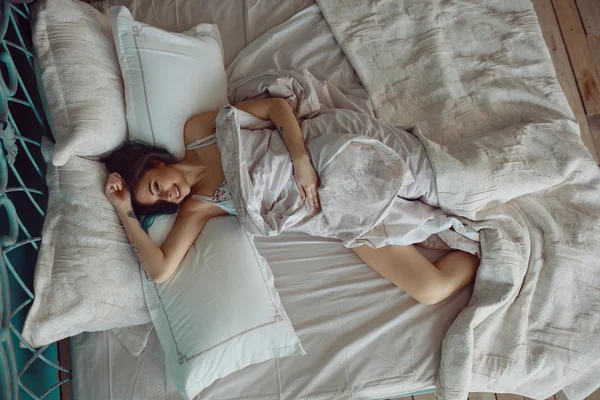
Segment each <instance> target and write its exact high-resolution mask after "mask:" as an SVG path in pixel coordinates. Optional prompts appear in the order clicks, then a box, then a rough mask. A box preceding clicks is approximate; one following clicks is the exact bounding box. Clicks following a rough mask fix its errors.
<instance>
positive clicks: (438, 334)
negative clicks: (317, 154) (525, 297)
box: [71, 233, 470, 400]
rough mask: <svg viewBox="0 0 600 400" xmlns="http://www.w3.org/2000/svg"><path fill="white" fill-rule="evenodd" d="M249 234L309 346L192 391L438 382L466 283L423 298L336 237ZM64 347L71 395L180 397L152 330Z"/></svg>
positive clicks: (312, 391)
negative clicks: (127, 340) (139, 348)
mask: <svg viewBox="0 0 600 400" xmlns="http://www.w3.org/2000/svg"><path fill="white" fill-rule="evenodd" d="M256 242H257V246H258V248H259V250H260V252H261V254H263V255H264V256H265V257H266V259H267V260H268V262H269V264H270V266H271V269H272V270H273V274H274V276H275V286H276V287H277V289H278V290H279V293H280V296H281V300H282V303H283V306H284V307H285V309H286V311H287V313H288V315H289V317H290V320H291V321H292V324H293V325H294V328H295V329H296V332H297V334H298V337H299V338H300V340H301V341H302V344H303V346H304V348H305V350H306V352H307V354H306V355H305V356H299V357H289V358H283V359H279V360H270V361H267V362H264V363H261V364H256V365H252V366H250V367H247V368H245V369H243V370H241V371H238V372H236V373H234V374H232V375H229V376H227V377H225V378H223V379H221V380H219V381H217V382H216V383H215V384H213V385H212V386H210V387H209V388H208V389H206V390H204V391H203V392H202V393H201V394H200V396H199V397H198V399H265V400H267V399H344V398H352V399H374V398H384V397H390V396H394V395H400V394H403V393H408V392H412V391H416V390H420V389H425V388H428V387H431V386H433V385H434V384H435V379H436V375H437V370H438V364H439V355H440V348H441V343H442V340H443V338H444V336H445V334H446V331H447V329H448V327H449V326H450V324H451V323H452V321H453V320H454V318H455V317H456V315H458V313H459V312H460V310H461V309H462V308H463V307H464V306H465V305H466V303H467V302H468V300H469V298H470V289H468V288H467V289H465V290H463V291H461V292H460V293H458V294H457V295H456V296H454V297H452V298H450V299H447V300H445V301H444V302H442V303H440V304H437V305H435V306H424V305H421V304H419V303H417V302H416V301H414V300H413V299H412V298H410V297H409V296H408V295H406V294H405V293H404V292H403V291H402V290H400V289H399V288H397V287H396V286H394V285H392V284H390V283H389V282H388V281H387V280H386V279H384V278H383V277H381V276H380V275H379V274H378V273H377V272H375V271H374V270H373V269H371V268H370V267H368V266H367V265H365V264H364V263H362V261H360V260H359V259H358V258H357V257H356V256H355V255H354V253H352V252H351V251H350V250H348V249H346V248H344V247H343V246H342V245H341V244H340V243H339V242H338V241H336V240H328V239H322V238H315V237H311V236H307V235H304V234H293V233H284V234H283V235H280V236H278V237H272V238H257V239H256ZM428 255H429V257H430V259H435V258H436V255H437V256H438V257H439V253H437V254H436V253H435V252H433V251H430V253H428ZM71 348H72V351H71V353H72V364H73V392H74V396H75V398H77V399H86V400H107V399H115V400H122V399H180V398H181V397H180V395H179V393H178V392H177V390H176V388H175V387H174V385H173V382H172V381H171V379H170V378H169V376H168V371H167V369H166V365H165V359H164V353H163V351H162V349H161V347H160V344H159V342H158V338H157V337H156V334H155V333H154V332H152V334H151V336H150V339H149V341H148V346H147V347H146V349H145V350H144V351H143V352H142V354H140V355H139V356H138V357H134V356H132V355H131V354H129V352H128V351H127V350H125V348H124V347H122V345H121V344H120V342H119V341H118V340H117V339H116V337H114V336H113V335H112V334H111V333H110V332H92V333H84V334H81V335H79V336H76V337H74V338H72V339H71Z"/></svg>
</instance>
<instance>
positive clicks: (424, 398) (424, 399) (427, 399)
mask: <svg viewBox="0 0 600 400" xmlns="http://www.w3.org/2000/svg"><path fill="white" fill-rule="evenodd" d="M413 400H436V397H435V393H427V394H420V395H418V396H413Z"/></svg>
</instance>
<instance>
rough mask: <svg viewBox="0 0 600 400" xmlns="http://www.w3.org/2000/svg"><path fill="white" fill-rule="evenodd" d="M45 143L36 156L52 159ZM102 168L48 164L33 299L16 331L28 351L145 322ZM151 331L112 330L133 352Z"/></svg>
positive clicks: (75, 160) (78, 162) (133, 263)
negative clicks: (25, 317)
mask: <svg viewBox="0 0 600 400" xmlns="http://www.w3.org/2000/svg"><path fill="white" fill-rule="evenodd" d="M51 147H52V146H51V144H49V142H48V141H45V142H44V144H43V146H42V152H43V153H44V157H45V158H46V160H48V158H49V157H50V156H51V155H50V153H51ZM106 177H107V173H106V170H105V168H104V166H103V164H101V163H99V162H96V161H90V160H86V159H83V158H80V157H71V158H70V160H69V161H68V162H67V163H66V164H65V165H64V166H62V167H55V166H53V165H52V164H50V163H49V164H48V171H47V175H46V180H47V183H48V190H49V199H48V210H47V213H46V219H45V221H44V227H43V229H42V244H41V246H40V251H39V256H38V262H37V265H36V269H35V275H34V291H35V299H34V302H33V305H32V306H31V309H30V310H29V313H28V315H27V319H26V320H25V326H24V328H23V337H24V338H25V340H27V342H28V343H29V344H30V345H31V346H33V347H40V346H43V345H46V344H48V343H52V342H54V341H57V340H60V339H63V338H65V337H69V336H73V335H76V334H79V333H81V332H84V331H100V330H107V329H112V328H122V327H129V326H131V325H140V324H147V323H148V322H150V314H149V313H148V308H147V307H146V301H145V300H144V294H143V291H142V282H141V279H140V272H139V266H138V263H137V260H136V258H135V255H134V254H133V251H132V249H131V246H130V244H129V241H128V239H127V236H126V234H125V231H124V229H123V226H122V225H121V222H120V220H119V217H118V215H117V213H116V212H115V210H114V208H113V206H112V205H111V204H110V202H109V201H108V199H107V198H106V196H105V195H104V191H103V189H104V184H105V182H106ZM149 333H150V327H148V326H140V327H132V328H127V329H125V330H122V331H120V332H116V335H117V337H119V338H120V339H121V342H122V343H123V344H124V346H125V347H127V348H128V349H129V350H130V351H131V352H132V354H135V353H138V354H139V352H140V351H141V350H142V349H143V346H144V344H145V341H146V340H147V337H148V334H149Z"/></svg>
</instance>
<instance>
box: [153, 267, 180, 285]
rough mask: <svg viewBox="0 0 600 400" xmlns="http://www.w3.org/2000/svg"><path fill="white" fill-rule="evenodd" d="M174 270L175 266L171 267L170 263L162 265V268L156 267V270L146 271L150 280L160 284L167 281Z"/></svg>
mask: <svg viewBox="0 0 600 400" xmlns="http://www.w3.org/2000/svg"><path fill="white" fill-rule="evenodd" d="M174 272H175V268H173V267H171V266H170V265H164V266H163V267H162V268H158V269H157V270H156V271H153V272H152V273H148V278H150V280H152V282H154V283H156V284H161V283H165V282H166V281H168V280H169V279H170V278H171V276H173V273H174Z"/></svg>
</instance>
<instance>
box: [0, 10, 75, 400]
mask: <svg viewBox="0 0 600 400" xmlns="http://www.w3.org/2000/svg"><path fill="white" fill-rule="evenodd" d="M17 3H23V1H20V2H16V1H13V3H12V4H11V2H9V0H0V46H1V47H0V69H1V70H2V74H1V75H2V80H1V82H0V144H1V146H0V251H1V252H2V257H1V258H0V322H1V325H0V399H6V400H16V399H36V400H37V399H46V400H51V399H52V400H53V399H60V398H62V399H70V398H71V391H70V380H71V373H70V371H69V368H70V357H69V354H68V352H66V351H64V352H63V351H61V352H60V353H59V349H60V350H68V349H69V343H68V341H61V342H59V343H58V344H56V343H55V344H51V345H48V346H44V347H42V348H39V349H33V348H31V347H30V346H29V345H28V344H27V343H26V342H25V341H24V340H23V338H22V337H21V334H20V332H21V329H22V328H23V322H24V320H25V315H26V313H27V310H28V306H29V305H30V303H31V302H32V300H33V271H34V267H35V263H36V259H37V252H38V249H39V245H40V241H41V237H40V236H41V231H42V225H43V222H44V215H45V210H46V204H47V193H48V192H47V188H46V182H45V172H46V170H45V169H46V168H45V162H44V160H43V158H42V155H41V152H40V142H41V139H42V137H44V136H45V137H47V138H49V139H50V140H52V136H51V134H50V133H49V132H50V130H49V129H48V124H47V123H46V120H45V117H44V113H43V112H42V111H41V110H42V103H41V100H40V96H39V95H38V90H37V84H36V79H35V73H34V55H33V51H32V46H31V29H30V26H29V17H30V11H29V7H28V6H27V5H26V4H17ZM61 365H64V366H66V368H65V367H64V366H61Z"/></svg>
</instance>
